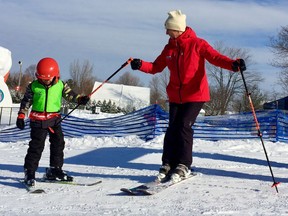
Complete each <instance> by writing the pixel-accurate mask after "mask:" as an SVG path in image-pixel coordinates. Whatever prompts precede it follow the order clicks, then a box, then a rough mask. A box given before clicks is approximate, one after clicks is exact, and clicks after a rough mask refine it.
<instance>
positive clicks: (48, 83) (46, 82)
mask: <svg viewBox="0 0 288 216" xmlns="http://www.w3.org/2000/svg"><path fill="white" fill-rule="evenodd" d="M39 81H40V82H41V83H43V84H44V85H47V86H48V85H50V84H51V82H52V81H53V77H52V78H51V79H49V80H43V79H39Z"/></svg>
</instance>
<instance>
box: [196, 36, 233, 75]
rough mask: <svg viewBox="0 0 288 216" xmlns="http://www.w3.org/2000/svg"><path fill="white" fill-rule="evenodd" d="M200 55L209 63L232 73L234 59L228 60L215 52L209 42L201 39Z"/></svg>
mask: <svg viewBox="0 0 288 216" xmlns="http://www.w3.org/2000/svg"><path fill="white" fill-rule="evenodd" d="M199 43H200V55H201V56H203V57H204V58H205V59H206V60H207V61H208V62H209V63H211V64H213V65H215V66H217V67H221V68H224V69H227V70H230V71H232V62H233V61H234V60H233V59H230V58H228V57H227V56H224V55H222V54H220V53H219V52H218V51H217V50H215V49H214V48H213V47H212V46H211V45H210V44H208V42H207V41H205V40H203V39H200V40H199Z"/></svg>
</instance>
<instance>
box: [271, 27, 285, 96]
mask: <svg viewBox="0 0 288 216" xmlns="http://www.w3.org/2000/svg"><path fill="white" fill-rule="evenodd" d="M270 47H271V48H272V52H273V53H274V55H275V58H274V59H273V62H272V63H271V64H272V65H273V66H274V67H277V68H280V69H281V71H280V76H279V79H278V80H279V84H280V86H281V87H282V89H283V90H284V92H287V91H288V26H285V27H282V28H281V30H280V31H279V32H278V35H277V36H275V37H272V38H271V39H270Z"/></svg>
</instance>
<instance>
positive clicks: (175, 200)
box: [0, 111, 288, 216]
mask: <svg viewBox="0 0 288 216" xmlns="http://www.w3.org/2000/svg"><path fill="white" fill-rule="evenodd" d="M74 115H76V116H78V117H79V116H81V113H79V112H77V111H76V112H75V113H74ZM83 116H84V117H88V116H87V114H85V115H83ZM83 116H82V117H83ZM94 117H95V115H94ZM98 117H99V118H101V115H98ZM102 117H103V116H102ZM0 132H1V131H0ZM28 142H29V140H26V141H19V142H16V143H0V193H1V196H0V215H9V216H14V215H15V216H16V215H17V216H18V215H19V216H20V215H21V216H25V215H29V216H32V215H69V216H74V215H75V216H76V215H77V216H79V215H89V216H90V215H91V216H92V215H123V216H124V215H125V216H127V215H149V216H150V215H187V216H188V215H189V216H191V215H239V216H240V215H241V216H242V215H255V216H256V215H257V216H258V215H277V216H279V215H288V157H287V155H288V144H285V143H281V142H277V143H272V142H265V146H266V149H267V152H268V156H269V159H270V161H271V166H272V171H273V173H274V176H275V179H276V181H280V182H281V184H280V185H278V189H279V193H276V190H275V188H271V186H272V184H273V180H272V177H271V173H270V170H269V167H268V165H267V161H266V158H265V154H264V152H263V148H262V145H261V142H260V140H258V139H254V140H225V141H224V140H223V141H217V142H211V141H205V140H200V139H196V140H195V144H194V163H193V166H194V167H195V170H196V171H197V173H198V175H197V176H196V177H194V178H192V179H190V180H187V181H185V182H183V183H180V184H178V185H175V186H173V187H171V188H169V189H167V190H165V191H162V192H161V193H158V194H156V195H153V196H129V195H124V194H123V193H122V192H120V188H121V187H131V186H135V185H138V184H141V183H144V182H147V181H150V180H152V179H153V176H154V175H156V173H157V170H158V168H159V165H160V163H161V152H162V142H163V135H162V136H159V137H157V138H155V139H154V140H151V141H149V142H145V141H143V140H141V139H139V138H137V137H136V136H129V137H124V138H123V137H122V138H121V137H118V138H116V137H109V138H108V137H104V138H103V137H102V138H96V137H91V136H85V137H84V138H81V139H78V138H71V139H70V138H69V139H68V138H66V149H65V165H64V169H65V170H67V171H68V172H69V173H70V174H72V175H73V176H74V178H75V181H77V182H81V183H89V182H94V181H96V180H102V181H103V182H102V183H101V184H99V185H96V186H92V187H83V186H72V185H60V184H47V183H38V186H39V187H42V188H44V189H45V190H46V192H47V193H45V194H28V193H27V192H26V190H25V189H24V188H23V186H22V185H21V184H20V183H19V182H18V180H20V179H21V178H23V172H22V171H23V160H24V156H25V154H26V150H27V143H28ZM48 163H49V144H48V142H47V145H46V148H45V150H44V152H43V155H42V159H41V161H40V167H39V169H38V172H37V177H41V176H42V175H43V173H44V170H45V167H47V165H48Z"/></svg>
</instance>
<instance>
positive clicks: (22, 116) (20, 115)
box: [16, 113, 25, 130]
mask: <svg viewBox="0 0 288 216" xmlns="http://www.w3.org/2000/svg"><path fill="white" fill-rule="evenodd" d="M24 119H25V114H24V113H18V117H17V121H16V126H17V128H19V129H20V130H23V129H24V128H25V122H24Z"/></svg>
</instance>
